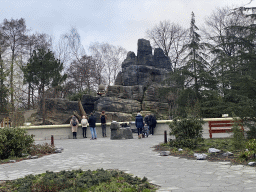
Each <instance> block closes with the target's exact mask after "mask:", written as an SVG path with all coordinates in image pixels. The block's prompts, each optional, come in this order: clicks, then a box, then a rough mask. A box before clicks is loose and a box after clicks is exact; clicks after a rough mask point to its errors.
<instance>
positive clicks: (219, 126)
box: [209, 120, 244, 138]
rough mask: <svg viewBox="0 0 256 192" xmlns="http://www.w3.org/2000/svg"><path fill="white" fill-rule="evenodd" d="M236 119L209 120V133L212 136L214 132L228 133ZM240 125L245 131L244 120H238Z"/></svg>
mask: <svg viewBox="0 0 256 192" xmlns="http://www.w3.org/2000/svg"><path fill="white" fill-rule="evenodd" d="M234 122H235V121H232V120H225V121H224V120H223V121H209V135H210V138H212V134H213V133H226V132H231V129H232V126H233V125H234ZM238 125H239V126H240V127H241V129H242V131H244V127H243V125H242V121H238Z"/></svg>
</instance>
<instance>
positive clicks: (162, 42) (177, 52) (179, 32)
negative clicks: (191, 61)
mask: <svg viewBox="0 0 256 192" xmlns="http://www.w3.org/2000/svg"><path fill="white" fill-rule="evenodd" d="M146 34H147V37H148V38H149V39H150V40H151V41H152V42H153V46H154V47H155V48H156V47H159V48H161V49H163V51H164V53H165V55H166V56H167V57H170V59H171V62H172V63H173V67H174V68H175V69H176V67H177V66H178V65H179V61H180V56H181V53H182V47H183V45H185V44H186V43H187V42H188V31H187V30H185V29H183V28H182V27H181V26H180V25H178V24H175V23H171V22H170V21H161V22H160V23H159V24H157V25H155V26H154V27H153V28H152V29H149V30H147V32H146Z"/></svg>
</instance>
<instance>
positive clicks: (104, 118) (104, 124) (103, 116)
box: [100, 111, 107, 137]
mask: <svg viewBox="0 0 256 192" xmlns="http://www.w3.org/2000/svg"><path fill="white" fill-rule="evenodd" d="M100 122H101V128H102V137H107V135H106V122H107V116H106V115H105V111H102V112H101V115H100Z"/></svg>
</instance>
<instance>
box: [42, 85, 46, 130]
mask: <svg viewBox="0 0 256 192" xmlns="http://www.w3.org/2000/svg"><path fill="white" fill-rule="evenodd" d="M42 114H43V125H45V119H46V111H45V96H44V84H43V85H42Z"/></svg>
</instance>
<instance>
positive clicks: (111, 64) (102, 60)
mask: <svg viewBox="0 0 256 192" xmlns="http://www.w3.org/2000/svg"><path fill="white" fill-rule="evenodd" d="M89 49H90V51H91V52H92V56H93V57H94V58H96V59H97V62H98V64H100V65H99V66H98V67H97V70H98V73H100V74H101V76H104V75H103V74H105V76H106V78H107V81H108V85H111V84H113V83H114V81H115V79H116V76H117V74H118V72H119V71H120V70H121V63H122V61H123V60H124V58H125V56H126V54H127V51H126V50H125V49H124V48H123V47H120V46H114V45H110V44H108V43H98V42H96V43H93V44H92V45H91V46H90V48H89Z"/></svg>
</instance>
